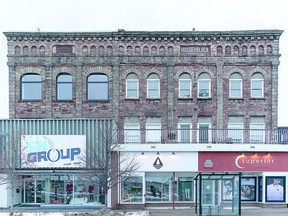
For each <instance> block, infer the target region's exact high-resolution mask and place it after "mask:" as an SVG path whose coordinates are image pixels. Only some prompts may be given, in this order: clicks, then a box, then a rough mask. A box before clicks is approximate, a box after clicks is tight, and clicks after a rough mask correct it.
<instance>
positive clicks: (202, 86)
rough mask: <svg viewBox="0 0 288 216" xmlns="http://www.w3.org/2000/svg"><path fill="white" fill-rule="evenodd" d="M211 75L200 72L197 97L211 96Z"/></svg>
mask: <svg viewBox="0 0 288 216" xmlns="http://www.w3.org/2000/svg"><path fill="white" fill-rule="evenodd" d="M210 94H211V77H210V75H209V74H208V73H201V74H200V75H199V77H198V98H210V97H211V95H210Z"/></svg>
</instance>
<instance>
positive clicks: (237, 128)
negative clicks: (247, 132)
mask: <svg viewBox="0 0 288 216" xmlns="http://www.w3.org/2000/svg"><path fill="white" fill-rule="evenodd" d="M228 139H230V140H231V142H232V143H243V124H236V123H235V124H228Z"/></svg>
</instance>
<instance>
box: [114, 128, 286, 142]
mask: <svg viewBox="0 0 288 216" xmlns="http://www.w3.org/2000/svg"><path fill="white" fill-rule="evenodd" d="M114 132H115V137H114V138H113V142H114V143H120V144H129V143H130V144H136V143H164V144H165V143H167V144H175V143H179V144H201V143H203V144H241V143H248V144H288V130H261V129H149V130H148V129H147V130H140V129H117V130H115V131H114Z"/></svg>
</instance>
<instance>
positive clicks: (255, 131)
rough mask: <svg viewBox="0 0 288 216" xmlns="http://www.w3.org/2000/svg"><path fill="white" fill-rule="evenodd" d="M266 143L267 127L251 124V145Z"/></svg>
mask: <svg viewBox="0 0 288 216" xmlns="http://www.w3.org/2000/svg"><path fill="white" fill-rule="evenodd" d="M264 141H265V125H264V124H250V143H261V144H264Z"/></svg>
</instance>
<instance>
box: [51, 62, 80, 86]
mask: <svg viewBox="0 0 288 216" xmlns="http://www.w3.org/2000/svg"><path fill="white" fill-rule="evenodd" d="M61 73H68V74H70V75H71V76H72V77H73V79H75V67H67V66H66V67H54V68H52V80H53V82H54V81H55V80H56V78H57V76H58V75H59V74H61Z"/></svg>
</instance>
